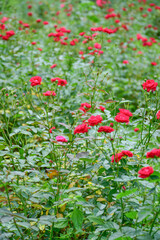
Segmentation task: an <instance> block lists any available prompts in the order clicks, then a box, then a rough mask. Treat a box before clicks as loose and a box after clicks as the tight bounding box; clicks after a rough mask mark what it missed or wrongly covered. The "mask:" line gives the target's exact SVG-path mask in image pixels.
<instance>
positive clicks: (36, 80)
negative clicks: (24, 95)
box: [29, 76, 42, 87]
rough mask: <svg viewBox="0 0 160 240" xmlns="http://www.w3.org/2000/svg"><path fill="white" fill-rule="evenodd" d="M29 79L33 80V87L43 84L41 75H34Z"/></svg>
mask: <svg viewBox="0 0 160 240" xmlns="http://www.w3.org/2000/svg"><path fill="white" fill-rule="evenodd" d="M29 81H30V82H31V86H32V87H33V86H37V85H41V82H42V78H41V77H39V76H35V77H32V78H31V79H30V80H29Z"/></svg>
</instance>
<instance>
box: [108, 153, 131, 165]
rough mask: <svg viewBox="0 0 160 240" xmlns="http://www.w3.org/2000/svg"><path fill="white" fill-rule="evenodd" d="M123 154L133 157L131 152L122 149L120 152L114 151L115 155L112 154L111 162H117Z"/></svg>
mask: <svg viewBox="0 0 160 240" xmlns="http://www.w3.org/2000/svg"><path fill="white" fill-rule="evenodd" d="M124 156H128V157H133V153H132V152H130V151H128V150H123V151H122V152H120V153H116V154H115V155H112V157H111V160H112V161H111V162H119V161H120V160H121V158H122V157H124Z"/></svg>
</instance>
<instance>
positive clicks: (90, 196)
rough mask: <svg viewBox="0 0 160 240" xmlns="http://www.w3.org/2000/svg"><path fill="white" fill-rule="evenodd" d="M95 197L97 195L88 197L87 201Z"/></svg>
mask: <svg viewBox="0 0 160 240" xmlns="http://www.w3.org/2000/svg"><path fill="white" fill-rule="evenodd" d="M94 197H95V195H90V196H87V197H86V199H87V200H88V199H92V198H94Z"/></svg>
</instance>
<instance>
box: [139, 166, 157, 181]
mask: <svg viewBox="0 0 160 240" xmlns="http://www.w3.org/2000/svg"><path fill="white" fill-rule="evenodd" d="M153 172H154V170H153V168H152V167H150V166H148V167H143V168H141V169H140V170H139V171H138V174H139V177H140V178H147V177H149V176H150V175H151V174H152V173H153Z"/></svg>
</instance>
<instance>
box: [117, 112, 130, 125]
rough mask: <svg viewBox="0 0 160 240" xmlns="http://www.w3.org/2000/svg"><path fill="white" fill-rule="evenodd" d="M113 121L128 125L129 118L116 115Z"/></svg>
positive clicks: (123, 115) (119, 114) (120, 114)
mask: <svg viewBox="0 0 160 240" xmlns="http://www.w3.org/2000/svg"><path fill="white" fill-rule="evenodd" d="M115 120H116V122H121V123H129V116H127V115H125V114H123V113H118V114H117V116H115Z"/></svg>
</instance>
